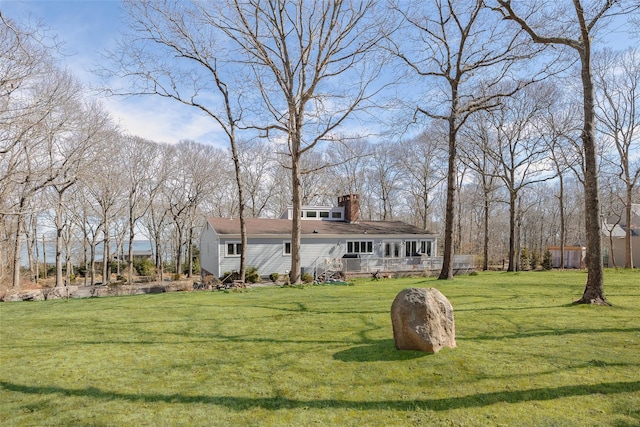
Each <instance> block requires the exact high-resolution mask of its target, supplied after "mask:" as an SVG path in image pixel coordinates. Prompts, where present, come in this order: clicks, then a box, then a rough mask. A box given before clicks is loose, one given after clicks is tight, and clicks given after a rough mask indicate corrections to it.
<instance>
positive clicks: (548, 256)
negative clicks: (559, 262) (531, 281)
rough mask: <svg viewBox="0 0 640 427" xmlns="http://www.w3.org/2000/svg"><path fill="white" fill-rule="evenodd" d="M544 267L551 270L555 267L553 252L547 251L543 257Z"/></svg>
mask: <svg viewBox="0 0 640 427" xmlns="http://www.w3.org/2000/svg"><path fill="white" fill-rule="evenodd" d="M542 268H543V269H545V270H551V269H552V268H553V260H552V259H551V252H550V251H545V253H544V256H543V258H542Z"/></svg>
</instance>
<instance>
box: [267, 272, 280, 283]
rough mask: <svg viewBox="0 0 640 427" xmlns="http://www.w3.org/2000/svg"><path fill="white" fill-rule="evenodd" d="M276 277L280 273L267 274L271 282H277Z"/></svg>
mask: <svg viewBox="0 0 640 427" xmlns="http://www.w3.org/2000/svg"><path fill="white" fill-rule="evenodd" d="M278 277H280V275H279V274H278V273H271V274H270V275H269V280H271V281H272V282H274V283H275V282H277V281H278Z"/></svg>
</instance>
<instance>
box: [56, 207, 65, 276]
mask: <svg viewBox="0 0 640 427" xmlns="http://www.w3.org/2000/svg"><path fill="white" fill-rule="evenodd" d="M55 221H56V284H55V287H56V288H60V287H62V286H63V285H64V283H63V280H62V201H61V200H60V201H59V203H58V206H57V207H56V220H55Z"/></svg>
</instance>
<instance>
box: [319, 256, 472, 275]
mask: <svg viewBox="0 0 640 427" xmlns="http://www.w3.org/2000/svg"><path fill="white" fill-rule="evenodd" d="M442 259H443V258H442V257H408V258H341V259H334V260H325V261H318V260H316V262H315V263H314V265H313V266H312V269H313V272H310V271H309V273H312V274H313V275H314V277H315V278H316V279H318V280H327V279H330V278H337V277H346V276H354V275H365V274H374V273H376V272H378V273H388V274H389V275H410V274H427V275H430V274H433V272H435V271H439V270H441V269H442ZM474 268H475V267H474V257H473V255H454V257H453V271H454V274H458V273H469V272H471V271H473V270H474Z"/></svg>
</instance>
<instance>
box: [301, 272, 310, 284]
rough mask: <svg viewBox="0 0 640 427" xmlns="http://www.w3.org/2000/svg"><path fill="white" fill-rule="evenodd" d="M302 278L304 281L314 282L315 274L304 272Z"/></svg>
mask: <svg viewBox="0 0 640 427" xmlns="http://www.w3.org/2000/svg"><path fill="white" fill-rule="evenodd" d="M301 279H302V283H312V282H313V276H312V275H311V274H309V273H304V274H303V275H302V277H301Z"/></svg>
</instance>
